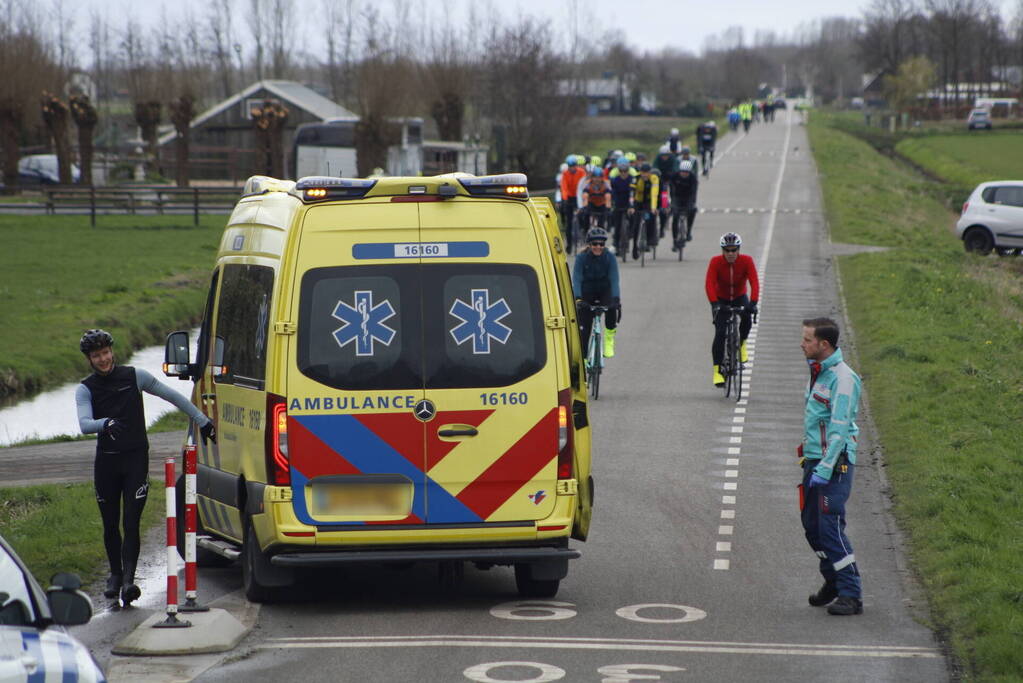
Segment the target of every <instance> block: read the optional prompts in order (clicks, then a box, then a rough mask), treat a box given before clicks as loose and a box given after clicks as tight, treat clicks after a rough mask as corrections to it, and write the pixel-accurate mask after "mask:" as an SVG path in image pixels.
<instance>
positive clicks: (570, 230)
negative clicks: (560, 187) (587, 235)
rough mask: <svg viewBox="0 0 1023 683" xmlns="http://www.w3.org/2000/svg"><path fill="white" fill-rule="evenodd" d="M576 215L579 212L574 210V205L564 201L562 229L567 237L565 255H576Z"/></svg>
mask: <svg viewBox="0 0 1023 683" xmlns="http://www.w3.org/2000/svg"><path fill="white" fill-rule="evenodd" d="M576 214H577V210H575V209H573V208H572V205H571V204H570V203H569V202H567V201H565V200H562V208H561V227H562V229H563V230H564V233H565V235H564V237H565V253H567V254H574V253H575V233H576V224H577V222H578V221H577V220H576Z"/></svg>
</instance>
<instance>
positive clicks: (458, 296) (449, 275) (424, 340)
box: [297, 263, 547, 391]
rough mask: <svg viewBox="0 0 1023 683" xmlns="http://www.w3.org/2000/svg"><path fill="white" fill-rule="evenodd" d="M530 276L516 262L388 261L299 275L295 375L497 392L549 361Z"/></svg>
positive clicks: (346, 384)
mask: <svg viewBox="0 0 1023 683" xmlns="http://www.w3.org/2000/svg"><path fill="white" fill-rule="evenodd" d="M545 339H546V337H545V335H544V325H543V308H542V305H541V301H540V291H539V285H538V282H537V276H536V272H535V271H534V270H533V269H532V268H530V267H529V266H525V265H515V264H475V263H466V264H456V263H449V264H442V263H425V264H423V265H419V264H389V265H379V266H340V267H332V268H318V269H314V270H310V271H309V272H307V273H306V274H305V275H304V276H303V278H302V288H301V295H300V302H299V324H298V337H297V346H298V351H297V361H298V367H299V370H300V371H301V372H302V374H304V375H306V376H307V377H309V378H310V379H313V380H315V381H317V382H320V383H321V384H324V385H327V386H330V387H334V388H337V389H347V390H362V391H365V390H387V389H416V388H422V387H423V386H425V387H426V388H428V389H456V388H469V387H500V386H507V385H509V384H514V383H515V382H518V381H521V380H523V379H525V378H526V377H529V376H530V375H532V374H534V373H536V372H537V371H539V370H540V369H541V368H543V367H544V365H545V364H546V361H547V347H546V343H545Z"/></svg>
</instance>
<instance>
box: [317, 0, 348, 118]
mask: <svg viewBox="0 0 1023 683" xmlns="http://www.w3.org/2000/svg"><path fill="white" fill-rule="evenodd" d="M354 13H355V0H344V1H343V3H339V2H337V0H323V26H324V32H325V36H326V39H327V81H328V82H329V83H330V94H331V96H332V97H333V98H334V100H335V101H339V102H345V103H347V102H348V100H349V98H350V97H351V80H352V47H353V40H354V34H355V14H354Z"/></svg>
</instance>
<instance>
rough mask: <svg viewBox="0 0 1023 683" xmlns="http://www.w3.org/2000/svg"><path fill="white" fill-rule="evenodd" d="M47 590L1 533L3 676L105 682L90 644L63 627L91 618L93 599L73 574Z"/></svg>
mask: <svg viewBox="0 0 1023 683" xmlns="http://www.w3.org/2000/svg"><path fill="white" fill-rule="evenodd" d="M51 581H52V583H53V584H54V585H52V586H50V587H49V588H48V589H47V590H45V591H44V590H43V589H42V587H41V586H40V585H39V583H38V582H37V581H36V580H35V578H34V577H33V576H32V574H31V572H29V571H28V568H27V567H26V566H25V565H24V563H23V562H22V561H21V558H19V557H18V556H17V554H15V552H14V549H13V548H11V546H9V545H8V544H7V541H5V540H4V538H3V537H2V536H0V681H4V683H14V682H15V681H17V682H18V683H21V682H22V681H25V682H28V683H31V682H33V681H40V682H41V683H42V682H45V681H78V682H79V683H103V682H104V681H106V677H105V676H104V675H103V670H102V669H100V668H99V665H98V664H97V663H96V660H95V659H93V657H92V654H90V653H89V649H88V648H87V647H85V645H83V644H82V643H81V642H80V641H79V640H78V639H77V638H75V637H74V636H72V635H71V634H70V633H68V632H67V630H65V628H64V627H65V626H73V625H76V624H84V623H86V622H88V621H89V619H90V618H91V617H92V602H90V601H89V597H88V596H87V595H86V594H85V593H83V592H82V591H81V590H79V588H80V586H81V581H79V580H78V577H77V576H76V575H74V574H65V573H60V574H57V575H55V576H54V577H53V579H52V580H51Z"/></svg>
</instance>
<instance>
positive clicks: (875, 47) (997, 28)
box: [0, 0, 1023, 185]
mask: <svg viewBox="0 0 1023 683" xmlns="http://www.w3.org/2000/svg"><path fill="white" fill-rule="evenodd" d="M184 7H185V8H184V10H182V12H181V14H180V15H179V16H176V17H174V18H169V17H168V16H167V15H166V14H162V15H161V20H160V21H157V22H156V23H155V24H153V25H143V24H142V23H140V21H139V20H138V19H137V18H135V17H134V16H131V15H129V16H126V17H116V16H113V15H112V14H111V13H101V12H97V11H93V12H91V13H89V14H88V15H87V16H85V15H83V13H82V12H81V11H80V10H79V9H78V8H77V7H76V6H75V5H74V4H73V3H72V2H71V1H70V0H47V2H44V3H40V2H38V0H35V1H30V0H0V69H2V71H0V73H3V74H5V77H4V78H3V79H0V154H2V156H3V175H4V182H5V183H6V184H8V185H13V184H15V183H16V182H17V160H18V158H19V155H20V154H21V152H22V150H36V149H47V150H53V151H56V152H57V154H58V156H59V157H60V159H61V168H62V169H64V167H65V166H66V165H67V166H69V164H70V159H71V158H72V156H74V155H77V157H78V158H79V161H80V163H81V166H82V171H83V174H87V173H88V172H89V168H88V167H89V164H88V163H87V159H88V158H89V156H90V155H91V154H92V153H93V152H92V146H93V143H94V142H97V144H99V146H101V147H103V146H104V145H106V146H109V143H107V142H104V141H105V140H108V139H109V136H107V135H104V134H103V131H105V130H107V129H108V127H109V126H110V125H111V121H112V120H114V119H115V118H117V117H121V119H122V120H124V121H127V122H129V123H130V124H131V125H134V126H137V127H138V130H139V131H140V134H141V138H142V139H143V140H145V141H146V148H147V154H146V157H147V158H148V159H149V160H150V163H151V164H153V169H154V170H155V167H156V164H158V149H157V136H158V131H159V130H160V127H161V125H167V124H171V125H172V126H173V127H174V129H175V130H176V131H177V132H178V138H179V140H180V141H181V142H180V143H179V146H178V148H177V155H178V159H179V161H180V160H181V159H185V160H187V159H188V155H189V151H188V122H189V121H191V120H192V119H193V118H194V116H195V115H196V113H197V112H198V111H202V110H203V109H205V108H206V107H207V106H210V105H213V104H215V103H216V102H218V101H221V100H223V99H224V98H226V97H228V96H230V95H232V94H233V93H236V92H237V91H239V90H241V89H242V88H243V87H245V86H247V85H249V84H251V83H252V82H254V81H257V80H263V79H291V80H297V81H300V82H303V83H306V84H309V85H313V86H315V87H317V88H318V89H320V90H321V91H322V92H324V94H325V95H327V96H328V97H330V98H331V99H333V100H334V101H336V102H338V103H339V104H341V105H343V106H345V107H347V108H349V109H351V110H353V111H354V112H356V113H357V114H358V115H359V116H360V122H359V124H358V129H357V134H356V137H357V140H358V146H359V158H360V160H361V161H360V169H359V170H360V172H361V173H366V172H368V169H370V168H372V167H373V166H378V165H384V164H383V160H385V159H386V149H387V147H388V145H390V144H393V142H394V138H395V135H396V130H397V128H396V125H395V124H394V120H395V118H396V117H401V116H415V115H419V116H427V117H429V118H431V119H432V121H433V124H434V125H435V127H436V130H437V132H438V136H439V137H440V138H441V139H445V140H463V139H466V138H471V139H480V140H482V141H484V142H487V143H490V144H491V146H492V147H494V148H499V151H500V155H499V156H500V158H501V159H502V160H503V164H504V166H506V167H507V168H508V169H515V170H522V171H525V172H526V173H530V172H533V173H536V172H542V173H544V174H547V173H549V172H550V169H551V168H552V167H553V166H555V165H556V163H557V160H558V158H559V157H560V156H561V155H563V153H564V151H565V150H566V149H568V148H570V147H571V143H572V140H573V137H574V135H575V131H576V130H577V128H578V126H577V124H578V118H579V117H580V116H581V115H582V114H583V113H584V112H585V106H584V101H585V96H586V87H587V86H586V83H587V81H590V80H593V79H607V78H610V79H613V80H614V81H616V82H617V85H618V88H617V92H618V93H619V96H618V97H617V98H616V101H615V103H614V106H613V107H612V110H613V111H614V112H616V113H634V112H638V111H639V110H640V108H641V106H642V105H643V103H644V100H646V101H650V98H644V94H647V95H649V96H652V101H655V102H656V113H661V114H667V115H675V116H685V115H692V116H703V115H705V114H706V112H707V110H708V108H709V107H708V105H711V104H713V103H726V102H730V101H735V100H739V99H745V98H748V97H751V96H755V95H756V94H757V93H758V91H760V90H761V88H762V87H763V86H764V85H765V84H767V85H769V86H772V87H774V88H782V89H784V90H785V91H786V92H789V93H793V94H795V93H798V94H811V93H812V94H813V95H815V96H816V97H818V98H820V99H822V100H824V101H831V100H839V101H842V100H846V99H848V98H850V97H852V96H855V95H857V94H859V92H860V88H861V83H862V76H863V74H864V73H865V72H883V73H887V74H888V75H889V76H890V78H891V79H893V80H892V82H893V83H898V82H900V81H898V80H897V78H898V76H899V73H900V71H899V70H900V68H902V69H905V68H906V65H907V63H910V64H913V65H916V67H919V65H920V63H921V62H920V60H921V59H922V60H926V63H927V64H929V65H932V67H933V69H934V72H933V74H931V75H930V77H929V76H928V74H929V72H928V71H927V69H926V68H924V69H923V70H922V71H921V69H919V68H915V70H913V71H912V73H913V74H914V75H915V78H909V77H908V76H907V77H905V78H903V81H901V82H902V83H912V84H914V85H913V87H918V86H919V83H921V82H922V81H928V78H930V81H933V82H928V85H937V84H938V83H948V84H951V85H952V87H953V92H954V91H955V90H957V89H958V88H959V87H960V85H961V84H969V83H981V82H989V81H991V80H992V78H993V76H992V74H994V73H1004V74H1008V73H1010V71H1011V70H1010V69H1009V67H1012V66H1019V65H1023V0H1017V7H1016V9H1015V17H1014V19H1013V20H1012V21H1008V20H1006V19H1005V18H1003V17H1002V16H1001V15H1000V14H999V13H998V11H997V10H996V9H995V6H994V5H993V4H992V2H991V1H990V0H873V2H872V3H871V4H870V5H869V6H868V7H867V9H866V10H865V11H864V12H863V14H862V16H860V17H832V18H828V19H823V20H820V21H815V22H809V23H806V24H804V25H802V26H800V27H799V28H798V29H796V30H795V31H793V32H792V33H791V34H780V33H777V32H773V31H757V32H756V33H755V34H754V35H753V36H752V37H751V38H750V37H748V36H746V35H745V34H744V32H743V30H742V29H741V28H738V27H736V28H731V29H728V30H727V31H725V32H723V33H722V34H720V35H718V36H714V37H713V38H712V39H708V40H707V41H706V42H705V44H704V45H703V46H702V48H703V49H702V51H701V52H699V53H697V52H696V50H695V46H686V47H685V48H683V47H678V48H663V49H656V50H652V49H644V47H643V46H638V47H637V46H635V45H634V44H630V43H628V42H627V40H621V39H620V38H617V36H620V35H621V34H620V31H618V30H616V29H614V27H604V28H606V29H607V30H606V32H605V33H604V34H603V37H602V38H600V39H596V40H594V39H593V38H592V37H591V36H592V34H593V16H592V14H590V13H588V11H587V6H586V5H585V4H584V3H582V2H581V0H568V2H566V3H564V4H563V7H562V9H563V11H564V21H562V22H551V21H550V20H548V19H546V18H540V17H533V16H529V15H524V14H517V15H515V16H514V17H508V16H502V15H501V14H500V11H499V10H498V8H497V7H496V5H485V4H480V3H467V4H466V5H465V6H464V9H465V12H464V15H463V16H461V17H459V18H458V20H457V21H456V20H455V19H454V18H453V17H451V16H448V15H447V14H446V11H447V8H446V7H445V6H441V5H437V6H436V7H435V6H433V4H431V3H419V2H413V1H412V0H378V1H375V2H369V0H318V1H317V2H302V3H299V2H296V1H295V0H206V1H205V2H203V3H202V4H198V3H196V4H191V5H190V4H188V3H186V4H185V6H184ZM164 12H166V10H164ZM581 23H585V24H586V27H585V31H584V30H583V28H582V27H581V26H580V24H581ZM314 45H315V46H318V47H316V48H315V49H314V48H313V47H312V46H314ZM911 60H916V61H911ZM925 66H926V65H925ZM921 74H922V76H921ZM904 75H905V74H904ZM1017 87H1018V86H1017ZM893 93H894V91H893ZM90 95H92V97H90ZM950 97H951V96H950ZM93 98H94V99H95V101H93ZM895 99H898V101H899V102H903V101H904V98H903V99H899V98H898V97H895ZM955 103H956V102H951V103H950V104H955ZM263 109H264V110H265V112H264V113H266V114H267V116H266V117H265V119H264V120H263V122H262V123H263V126H264V131H273V130H275V129H277V128H280V120H281V113H282V112H280V111H276V110H274V111H273V112H271V111H270V110H269V109H268V108H267V106H264V107H263ZM271 114H272V115H271ZM275 121H276V122H277V123H274V122H275ZM71 122H73V123H74V124H75V130H76V131H77V144H73V143H74V142H75V139H74V137H73V136H72V134H71V130H70V125H71ZM271 124H273V125H271ZM266 144H267V145H270V144H271V142H270V141H268V142H267V143H266ZM182 155H183V156H182ZM276 156H279V155H277V154H276V153H268V154H267V158H275V157H276ZM175 167H176V168H177V172H178V174H179V177H178V178H177V180H178V182H179V183H180V184H187V182H188V178H187V163H177V164H175ZM253 170H256V169H253ZM496 170H504V169H501V168H498V169H496ZM62 177H64V176H63V175H62ZM68 177H69V176H68ZM84 182H87V181H84Z"/></svg>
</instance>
